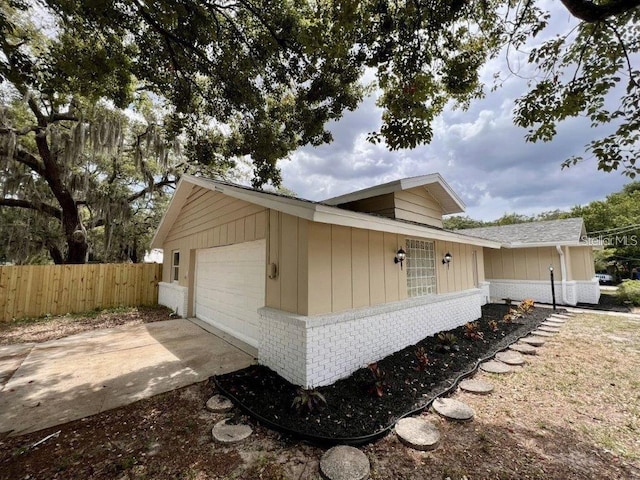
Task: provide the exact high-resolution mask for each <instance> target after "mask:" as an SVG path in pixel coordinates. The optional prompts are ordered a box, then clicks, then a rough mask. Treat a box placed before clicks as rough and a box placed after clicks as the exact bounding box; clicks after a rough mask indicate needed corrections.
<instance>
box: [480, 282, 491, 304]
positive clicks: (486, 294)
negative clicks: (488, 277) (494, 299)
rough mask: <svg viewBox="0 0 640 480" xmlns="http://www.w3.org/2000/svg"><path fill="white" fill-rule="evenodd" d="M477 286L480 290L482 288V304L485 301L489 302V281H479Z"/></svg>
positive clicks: (485, 302)
mask: <svg viewBox="0 0 640 480" xmlns="http://www.w3.org/2000/svg"><path fill="white" fill-rule="evenodd" d="M478 288H479V289H480V290H482V295H483V297H484V298H483V299H482V305H486V304H487V303H489V301H490V299H491V286H490V283H489V282H480V285H479V286H478Z"/></svg>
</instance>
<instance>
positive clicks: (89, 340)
mask: <svg viewBox="0 0 640 480" xmlns="http://www.w3.org/2000/svg"><path fill="white" fill-rule="evenodd" d="M254 361H255V359H254V358H252V357H251V356H250V355H248V354H246V353H245V352H243V351H242V350H239V349H238V348H236V347H234V346H232V345H230V344H229V343H227V342H225V341H224V340H222V339H221V338H219V337H216V336H215V335H213V334H211V333H209V332H207V331H205V330H203V329H202V328H201V327H199V326H197V325H195V324H194V323H192V322H190V321H189V320H167V321H162V322H155V323H148V324H145V325H139V326H134V327H119V328H111V329H105V330H94V331H91V332H86V333H82V334H79V335H73V336H70V337H66V338H63V339H60V340H53V341H49V342H45V343H38V344H22V345H10V346H3V347H0V438H1V437H2V435H3V434H7V433H9V432H10V435H20V434H24V433H29V432H34V431H36V430H41V429H43V428H47V427H51V426H54V425H59V424H62V423H66V422H69V421H72V420H77V419H79V418H83V417H87V416H89V415H94V414H96V413H100V412H103V411H105V410H109V409H112V408H117V407H121V406H123V405H127V404H130V403H133V402H135V401H137V400H140V399H143V398H147V397H151V396H153V395H157V394H159V393H162V392H167V391H169V390H173V389H176V388H180V387H184V386H187V385H190V384H192V383H196V382H199V381H202V380H205V379H207V378H208V377H210V376H211V375H215V374H223V373H228V372H231V371H234V370H237V369H240V368H244V367H246V366H248V365H250V364H252V363H254Z"/></svg>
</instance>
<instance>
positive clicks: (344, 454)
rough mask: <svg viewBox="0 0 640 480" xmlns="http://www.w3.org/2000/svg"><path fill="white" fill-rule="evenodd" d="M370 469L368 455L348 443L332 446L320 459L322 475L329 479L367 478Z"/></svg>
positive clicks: (361, 479)
mask: <svg viewBox="0 0 640 480" xmlns="http://www.w3.org/2000/svg"><path fill="white" fill-rule="evenodd" d="M370 470H371V467H370V466H369V459H368V458H367V456H366V455H365V454H364V453H362V452H361V451H360V450H358V449H357V448H355V447H349V446H347V445H338V446H337V447H333V448H330V449H329V450H327V451H326V452H325V454H324V455H322V458H321V459H320V475H322V478H325V479H327V480H365V479H367V478H369V472H370Z"/></svg>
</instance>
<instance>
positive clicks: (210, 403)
mask: <svg viewBox="0 0 640 480" xmlns="http://www.w3.org/2000/svg"><path fill="white" fill-rule="evenodd" d="M206 406H207V410H209V411H210V412H213V413H225V412H228V411H229V410H231V409H232V408H233V403H231V400H229V399H228V398H227V397H225V396H223V395H214V396H213V397H211V398H210V399H209V400H207V405H206Z"/></svg>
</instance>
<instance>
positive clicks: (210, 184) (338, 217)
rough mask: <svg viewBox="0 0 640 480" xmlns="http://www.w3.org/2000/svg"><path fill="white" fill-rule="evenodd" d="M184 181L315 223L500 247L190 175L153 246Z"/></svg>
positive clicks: (155, 244)
mask: <svg viewBox="0 0 640 480" xmlns="http://www.w3.org/2000/svg"><path fill="white" fill-rule="evenodd" d="M187 184H188V185H191V186H200V187H202V188H206V189H209V190H213V191H216V192H220V193H222V194H224V195H228V196H230V197H233V198H236V199H238V200H244V201H247V202H249V203H254V204H257V205H260V206H263V207H265V208H269V209H273V210H277V211H279V212H282V213H286V214H289V215H293V216H295V217H299V218H304V219H306V220H310V221H314V222H318V223H326V224H335V225H342V226H348V227H353V228H362V229H368V230H377V231H382V232H390V233H397V234H403V235H410V236H411V235H413V236H420V237H428V238H431V239H434V240H442V241H450V242H455V243H465V244H471V245H477V246H481V247H488V248H500V243H499V242H495V241H493V240H487V239H484V238H480V237H472V236H468V235H464V234H460V233H455V232H451V231H448V230H439V229H435V228H432V227H429V226H427V225H424V226H422V225H418V224H410V223H405V222H400V221H397V220H394V219H390V218H386V217H378V216H375V215H370V214H367V213H360V212H354V211H351V210H346V209H342V208H338V207H334V206H329V205H322V204H318V203H313V202H306V201H303V200H299V199H296V198H289V197H281V196H272V195H270V194H268V193H265V192H259V191H255V190H247V189H244V188H241V187H235V186H232V185H227V184H222V183H220V182H216V181H215V180H208V179H202V178H198V177H193V176H191V175H185V176H183V177H182V178H181V180H180V182H179V183H178V188H176V193H175V194H174V197H173V198H172V200H171V202H170V204H169V208H168V209H167V212H166V213H165V214H164V216H163V217H162V220H161V221H160V225H159V226H158V229H157V231H156V234H155V235H154V237H153V240H152V243H151V246H152V248H162V245H163V243H164V240H165V238H166V236H167V234H168V232H169V230H170V228H171V225H172V224H173V221H175V219H176V218H177V216H178V214H179V212H180V210H181V208H182V204H183V203H184V201H186V199H187V197H188V195H189V193H190V192H191V188H189V189H188V190H187Z"/></svg>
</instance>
